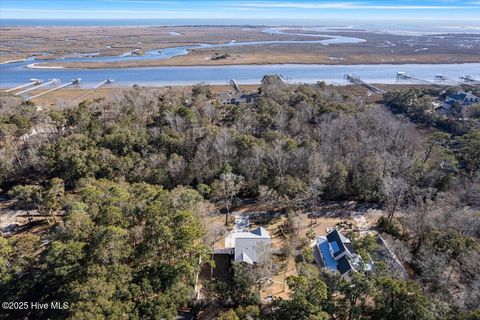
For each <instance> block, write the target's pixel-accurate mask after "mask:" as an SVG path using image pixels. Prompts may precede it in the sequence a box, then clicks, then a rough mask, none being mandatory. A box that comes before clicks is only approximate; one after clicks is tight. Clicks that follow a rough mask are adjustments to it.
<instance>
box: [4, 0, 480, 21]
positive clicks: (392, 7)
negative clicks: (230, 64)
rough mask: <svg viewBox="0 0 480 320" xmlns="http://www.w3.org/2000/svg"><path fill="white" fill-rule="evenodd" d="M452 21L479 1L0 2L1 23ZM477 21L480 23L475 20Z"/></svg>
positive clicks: (467, 15) (478, 15) (467, 16)
mask: <svg viewBox="0 0 480 320" xmlns="http://www.w3.org/2000/svg"><path fill="white" fill-rule="evenodd" d="M336 17H339V19H341V20H345V19H360V20H361V19H375V20H389V19H406V20H439V19H444V20H448V19H455V20H468V21H476V22H478V21H480V0H464V1H461V0H437V1H428V0H427V1H420V0H418V1H411V0H396V1H395V0H393V1H383V0H376V1H374V0H360V1H357V0H345V1H330V0H319V1H314V0H310V1H308V0H304V1H294V0H276V1H256V0H234V1H224V0H208V1H201V0H200V1H198V0H197V1H194V0H193V1H192V0H190V1H181V0H117V1H115V0H82V1H72V0H48V1H44V0H0V19H203V18H204V19H297V20H298V19H322V18H324V19H335V18H336ZM479 23H480V22H479Z"/></svg>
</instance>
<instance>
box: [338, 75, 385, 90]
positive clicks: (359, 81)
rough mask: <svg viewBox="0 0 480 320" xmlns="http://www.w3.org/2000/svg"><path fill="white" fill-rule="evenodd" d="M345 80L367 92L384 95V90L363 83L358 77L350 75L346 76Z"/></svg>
mask: <svg viewBox="0 0 480 320" xmlns="http://www.w3.org/2000/svg"><path fill="white" fill-rule="evenodd" d="M345 79H347V80H348V81H350V82H351V83H353V84H358V85H360V86H363V87H365V88H367V89H368V90H370V91H372V92H373V93H381V94H383V93H385V90H383V89H380V88H378V87H375V86H374V85H372V84H370V83H367V82H365V81H363V80H362V79H360V77H356V76H354V75H352V74H346V75H345Z"/></svg>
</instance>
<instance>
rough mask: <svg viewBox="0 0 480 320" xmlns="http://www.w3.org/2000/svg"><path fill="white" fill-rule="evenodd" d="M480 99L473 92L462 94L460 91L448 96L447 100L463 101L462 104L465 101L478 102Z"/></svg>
mask: <svg viewBox="0 0 480 320" xmlns="http://www.w3.org/2000/svg"><path fill="white" fill-rule="evenodd" d="M479 99H480V98H479V97H477V96H476V95H474V94H472V93H471V92H462V91H459V92H456V93H454V94H451V95H449V96H447V100H454V101H462V102H463V101H465V100H470V101H478V100H479Z"/></svg>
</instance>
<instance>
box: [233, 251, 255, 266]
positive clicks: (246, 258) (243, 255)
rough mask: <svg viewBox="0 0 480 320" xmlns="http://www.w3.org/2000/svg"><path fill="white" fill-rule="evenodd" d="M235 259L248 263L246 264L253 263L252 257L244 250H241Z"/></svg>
mask: <svg viewBox="0 0 480 320" xmlns="http://www.w3.org/2000/svg"><path fill="white" fill-rule="evenodd" d="M237 261H240V262H245V263H248V264H253V260H252V258H250V257H249V256H248V254H246V253H245V251H242V253H241V254H240V257H239V259H238V260H237Z"/></svg>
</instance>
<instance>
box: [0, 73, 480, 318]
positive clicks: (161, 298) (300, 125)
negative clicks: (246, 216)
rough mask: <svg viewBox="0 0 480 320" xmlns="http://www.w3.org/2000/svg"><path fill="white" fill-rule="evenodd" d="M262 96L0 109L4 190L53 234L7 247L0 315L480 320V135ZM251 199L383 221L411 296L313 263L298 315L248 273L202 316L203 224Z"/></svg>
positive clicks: (297, 294) (405, 107) (318, 98)
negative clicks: (374, 208)
mask: <svg viewBox="0 0 480 320" xmlns="http://www.w3.org/2000/svg"><path fill="white" fill-rule="evenodd" d="M259 93H260V98H259V99H257V100H256V101H255V102H253V103H250V104H240V105H224V104H222V103H221V101H220V100H219V99H218V97H217V96H216V95H215V94H214V93H213V92H212V90H211V88H209V87H208V86H207V85H201V84H200V85H197V86H194V87H193V88H191V89H185V88H162V89H149V88H142V87H134V88H132V89H128V90H125V91H124V92H123V93H122V94H117V95H115V96H112V97H111V98H108V99H97V100H94V101H90V102H82V103H80V104H79V105H74V106H67V107H63V106H62V107H60V106H59V108H58V109H48V110H47V109H37V108H35V107H34V106H33V105H32V104H30V103H28V102H25V101H23V100H21V99H19V98H17V97H14V96H11V95H6V94H4V95H1V96H0V188H1V190H2V192H3V194H5V195H7V197H8V198H9V199H16V201H17V205H18V206H20V207H21V208H23V209H24V210H26V211H27V213H28V214H30V212H36V213H37V214H38V215H40V216H41V217H43V219H40V220H39V219H36V220H35V221H33V220H32V223H31V224H30V225H29V226H28V228H26V230H24V231H23V232H21V233H19V234H16V235H14V236H11V237H8V238H4V237H0V252H1V255H0V300H2V301H68V302H69V303H70V305H71V306H70V308H68V309H66V310H41V311H35V312H32V311H31V310H17V311H15V312H10V313H8V314H5V315H4V316H0V319H2V318H5V319H18V318H25V317H27V318H28V319H45V318H52V319H175V318H176V317H177V315H178V314H179V312H180V311H181V310H186V309H189V310H191V311H192V313H194V314H197V315H198V314H201V311H202V310H203V309H208V308H210V309H212V308H213V309H215V310H217V311H218V312H217V314H216V315H215V317H218V318H220V319H392V320H393V319H400V320H401V319H412V320H413V319H445V320H447V319H448V320H450V319H451V320H467V319H468V320H471V319H479V318H480V309H479V308H480V240H479V237H480V196H479V195H480V128H479V126H478V122H472V123H468V124H466V123H461V122H458V121H455V120H448V121H447V120H445V119H443V120H442V121H440V120H439V119H436V118H435V119H433V120H432V117H427V115H428V114H429V112H427V111H425V110H428V108H429V106H430V104H431V100H429V98H428V93H429V92H426V91H422V90H419V89H407V90H399V91H394V92H390V93H387V94H386V96H385V104H384V105H382V104H371V103H369V102H368V100H366V99H365V97H358V96H353V95H350V94H348V93H345V91H340V90H338V89H336V88H335V87H331V86H326V85H325V84H323V83H317V84H315V85H286V84H284V83H283V82H282V81H280V80H279V79H278V77H275V76H265V77H264V79H263V80H262V84H261V86H260V88H259ZM246 198H249V199H255V200H256V201H265V198H269V199H270V200H269V201H273V202H275V204H276V205H277V206H282V207H284V208H285V210H284V214H286V215H294V214H296V213H297V212H298V210H299V209H298V208H301V207H302V206H304V205H305V204H306V203H312V201H313V202H318V201H358V202H361V203H371V204H378V205H380V206H381V207H382V209H383V211H384V213H385V215H384V217H383V218H381V220H380V221H379V224H378V229H379V231H381V232H384V233H386V234H388V237H389V239H390V241H391V243H392V244H393V246H394V249H395V253H396V254H397V256H398V257H399V258H400V260H401V261H402V262H403V263H404V264H405V265H406V266H407V267H408V270H409V273H410V275H411V277H410V278H411V279H410V280H404V279H402V278H399V277H396V276H394V275H392V274H389V273H388V272H386V271H385V270H382V268H378V270H376V271H375V272H374V273H369V274H366V273H363V272H358V273H357V274H355V275H354V277H353V278H352V280H351V282H347V281H345V280H342V279H340V278H338V277H336V276H335V275H332V274H326V273H324V272H321V271H320V270H319V269H318V268H316V267H312V264H311V263H308V261H309V260H311V257H310V256H309V253H308V250H303V251H302V255H303V258H301V259H298V263H297V269H298V270H299V271H298V274H299V275H298V276H294V277H290V278H288V281H287V283H288V287H289V288H290V289H291V292H292V294H291V297H290V299H273V300H272V301H271V302H270V303H267V304H265V303H263V304H261V303H260V301H259V299H258V295H257V292H256V291H257V285H256V283H255V279H254V278H253V277H252V276H251V274H252V272H249V270H245V268H244V267H242V266H241V265H238V266H235V275H234V277H233V280H232V281H231V282H229V283H221V282H214V283H212V284H211V286H210V287H209V288H208V290H209V295H208V296H209V299H207V301H204V302H202V304H197V303H195V292H194V286H195V277H196V274H197V273H198V271H199V268H200V261H209V259H211V250H212V249H211V247H212V241H213V240H212V238H214V237H215V235H216V232H217V231H218V230H217V229H220V228H222V227H223V226H212V225H208V222H207V221H208V219H207V218H208V216H210V215H212V214H213V215H214V214H216V215H221V214H222V213H220V211H218V210H216V209H215V208H220V209H222V212H223V213H227V214H226V215H225V218H226V219H227V220H226V222H227V223H228V212H229V211H230V209H231V207H233V206H234V205H235V202H237V201H236V200H238V199H246ZM272 199H273V200H272ZM29 218H30V217H29ZM34 230H35V232H33V231H34ZM300 242H301V241H300ZM369 247H370V246H369V243H368V241H365V243H364V244H363V247H361V248H358V249H359V250H360V251H361V250H367V251H368V250H369V249H370V248H369Z"/></svg>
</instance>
